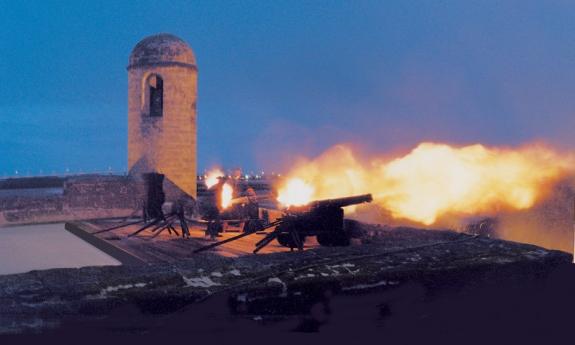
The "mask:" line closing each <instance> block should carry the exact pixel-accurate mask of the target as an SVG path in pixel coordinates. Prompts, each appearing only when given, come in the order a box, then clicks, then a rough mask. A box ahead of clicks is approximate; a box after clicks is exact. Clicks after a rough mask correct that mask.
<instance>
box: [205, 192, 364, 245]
mask: <svg viewBox="0 0 575 345" xmlns="http://www.w3.org/2000/svg"><path fill="white" fill-rule="evenodd" d="M372 200H373V198H372V196H371V194H364V195H358V196H350V197H344V198H337V199H326V200H316V201H312V202H310V203H308V204H306V205H304V206H297V207H289V208H287V209H286V210H285V211H284V212H283V214H282V216H281V217H279V218H278V219H276V220H275V221H273V222H271V223H269V224H268V225H267V226H266V227H265V228H263V229H262V230H266V229H271V228H273V230H272V231H270V232H266V233H265V236H264V238H262V239H261V240H260V241H258V242H257V243H256V245H255V249H254V251H253V252H254V254H255V253H257V252H258V251H260V250H261V249H262V248H264V247H265V246H266V245H268V244H269V243H270V242H272V241H273V240H277V241H278V243H279V244H280V245H282V246H285V247H289V248H290V249H292V250H293V249H294V248H298V249H299V250H302V249H303V245H304V242H305V239H306V237H310V236H316V238H317V241H318V243H319V244H320V245H322V246H347V245H349V244H350V240H351V233H350V231H349V229H347V228H346V226H344V225H345V222H344V212H343V207H346V206H351V205H357V204H362V203H365V202H371V201H372ZM254 233H257V231H251V232H244V233H243V234H241V235H238V236H234V237H231V238H228V239H226V240H223V241H220V242H216V243H213V244H210V245H208V246H205V247H201V248H198V249H196V250H195V251H194V252H195V253H197V252H201V251H204V250H208V249H211V248H214V247H217V246H219V245H222V244H224V243H228V242H231V241H234V240H237V239H240V238H242V237H245V236H249V235H251V234H254Z"/></svg>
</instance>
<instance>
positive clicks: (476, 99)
mask: <svg viewBox="0 0 575 345" xmlns="http://www.w3.org/2000/svg"><path fill="white" fill-rule="evenodd" d="M160 32H169V33H172V34H175V35H176V36H179V37H180V38H182V39H183V40H185V41H186V42H188V43H189V44H190V46H191V47H192V49H193V50H194V52H195V55H196V59H197V63H198V70H199V81H198V151H199V153H198V154H199V157H198V161H199V168H200V170H203V169H206V168H209V167H210V166H212V165H213V164H219V165H222V166H224V167H226V168H232V167H234V166H242V167H244V168H245V169H246V170H255V169H278V168H281V167H282V166H283V164H285V162H289V161H290V160H291V159H292V158H293V157H294V156H295V155H297V154H305V155H315V154H318V153H320V152H322V151H323V150H325V149H327V148H329V147H330V146H331V145H333V144H336V143H340V142H351V143H354V144H355V145H357V146H360V147H361V149H362V150H363V151H365V152H368V153H384V152H388V151H390V150H394V149H398V148H402V149H405V148H408V147H410V146H413V145H416V144H417V143H418V142H420V141H426V140H433V141H442V142H449V143H455V144H470V143H476V142H481V143H485V144H488V145H520V144H522V143H527V142H531V141H534V140H543V141H546V142H549V143H551V144H552V145H555V146H557V147H560V148H563V149H570V148H573V147H575V133H574V130H575V2H573V1H557V2H553V1H476V2H471V1H439V0H437V1H374V2H371V1H347V2H336V1H321V2H320V1H314V2H312V1H307V2H303V1H302V2H299V1H222V2H219V1H157V0H154V1H134V2H128V1H118V0H115V1H83V2H81V1H14V0H0V34H1V39H0V76H1V82H0V177H2V176H13V175H15V171H18V172H19V175H26V174H30V175H39V174H47V173H52V172H55V173H58V174H61V173H64V172H65V169H66V168H67V169H69V170H70V171H71V172H79V171H84V172H93V171H105V170H107V169H108V167H111V169H112V170H113V171H114V172H123V171H125V170H126V166H127V147H126V146H127V71H126V66H127V64H128V56H129V54H130V52H131V50H132V48H133V47H134V45H135V44H136V43H137V42H138V41H140V40H141V39H142V38H144V37H146V36H148V35H152V34H156V33H160Z"/></svg>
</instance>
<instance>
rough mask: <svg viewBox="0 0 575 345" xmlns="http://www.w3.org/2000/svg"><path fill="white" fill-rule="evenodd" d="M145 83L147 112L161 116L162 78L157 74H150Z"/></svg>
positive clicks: (162, 98) (162, 107) (162, 108)
mask: <svg viewBox="0 0 575 345" xmlns="http://www.w3.org/2000/svg"><path fill="white" fill-rule="evenodd" d="M146 84H147V85H146V86H147V89H148V90H147V91H148V92H147V93H148V109H149V114H150V116H156V117H161V116H162V115H163V114H164V80H163V79H162V77H160V76H159V75H157V74H152V75H150V76H149V77H148V82H147V83H146Z"/></svg>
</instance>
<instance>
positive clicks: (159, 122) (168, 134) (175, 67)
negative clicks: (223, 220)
mask: <svg viewBox="0 0 575 345" xmlns="http://www.w3.org/2000/svg"><path fill="white" fill-rule="evenodd" d="M151 77H153V78H156V77H158V78H161V79H162V80H163V115H162V116H151V114H150V109H149V102H150V100H149V97H150V95H149V87H148V85H147V82H148V80H149V78H151ZM196 101H197V68H196V66H195V58H194V55H193V52H192V50H191V48H190V47H189V46H188V45H187V44H186V43H185V42H184V41H182V40H181V39H179V38H177V37H175V36H173V35H168V34H160V35H154V36H150V37H147V38H145V39H144V40H142V41H141V42H140V43H138V44H137V45H136V47H135V48H134V50H133V51H132V54H131V56H130V65H129V66H128V170H129V172H130V174H131V175H133V176H134V177H136V178H139V176H140V175H141V174H142V173H149V172H156V173H161V174H164V175H165V177H166V179H167V180H169V181H171V183H173V184H174V185H176V186H177V187H178V188H179V189H181V190H182V191H184V192H185V193H186V194H188V195H190V196H192V197H194V198H196V196H197V191H196V169H197V167H196ZM167 192H168V193H169V190H168V191H167ZM166 196H167V198H168V199H172V198H171V197H170V195H169V194H167V195H166Z"/></svg>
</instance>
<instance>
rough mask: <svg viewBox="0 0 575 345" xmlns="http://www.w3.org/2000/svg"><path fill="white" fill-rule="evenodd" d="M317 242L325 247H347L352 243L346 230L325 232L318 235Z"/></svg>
mask: <svg viewBox="0 0 575 345" xmlns="http://www.w3.org/2000/svg"><path fill="white" fill-rule="evenodd" d="M317 242H318V243H319V244H320V245H321V246H324V247H345V246H349V244H350V243H351V238H350V236H349V233H347V232H346V231H337V232H335V231H334V232H324V233H321V234H318V235H317Z"/></svg>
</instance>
